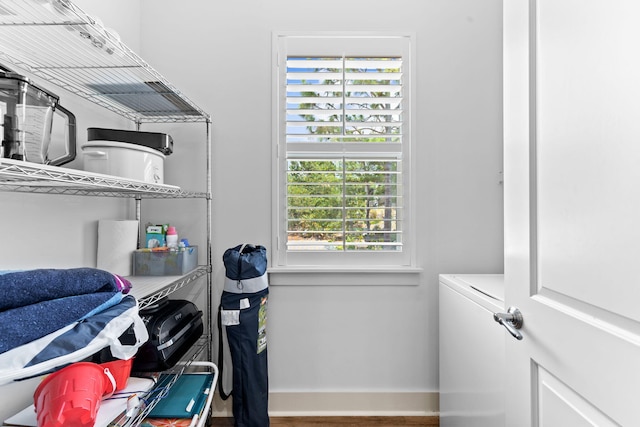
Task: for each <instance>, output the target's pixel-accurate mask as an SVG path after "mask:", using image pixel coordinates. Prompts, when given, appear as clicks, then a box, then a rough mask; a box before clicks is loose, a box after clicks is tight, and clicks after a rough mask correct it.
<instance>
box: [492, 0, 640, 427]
mask: <svg viewBox="0 0 640 427" xmlns="http://www.w3.org/2000/svg"><path fill="white" fill-rule="evenodd" d="M504 22H505V38H504V48H505V50H504V55H505V62H504V71H505V74H504V77H505V92H504V95H505V105H504V113H505V115H504V127H505V153H504V156H505V181H504V182H505V227H506V228H505V281H506V298H505V301H506V305H507V306H515V307H517V308H519V309H520V310H521V312H522V315H523V318H524V324H523V326H522V329H520V332H521V333H522V335H523V339H522V340H521V341H518V340H516V339H512V338H511V337H510V335H508V332H507V331H505V334H506V335H507V337H508V338H507V346H506V349H507V350H506V351H507V371H508V372H507V373H508V376H507V380H506V390H507V398H506V417H507V422H506V425H507V426H508V427H515V426H548V427H556V426H558V427H565V426H566V427H580V426H640V1H638V0H504ZM496 325H497V324H496ZM497 326H498V327H499V325H497Z"/></svg>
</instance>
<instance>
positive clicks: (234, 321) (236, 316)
mask: <svg viewBox="0 0 640 427" xmlns="http://www.w3.org/2000/svg"><path fill="white" fill-rule="evenodd" d="M220 321H221V323H222V325H223V326H233V325H239V324H240V310H221V311H220Z"/></svg>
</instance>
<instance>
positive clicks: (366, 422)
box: [210, 416, 440, 427]
mask: <svg viewBox="0 0 640 427" xmlns="http://www.w3.org/2000/svg"><path fill="white" fill-rule="evenodd" d="M270 421H271V427H334V426H335V427H352V426H372V427H392V426H395V427H397V426H410V427H416V426H423V427H438V426H439V425H440V420H439V418H438V417H377V416H376V417H272V418H271V419H270ZM210 425H211V426H214V427H217V426H225V427H229V426H231V427H232V426H233V418H219V417H218V418H212V419H211V424H210Z"/></svg>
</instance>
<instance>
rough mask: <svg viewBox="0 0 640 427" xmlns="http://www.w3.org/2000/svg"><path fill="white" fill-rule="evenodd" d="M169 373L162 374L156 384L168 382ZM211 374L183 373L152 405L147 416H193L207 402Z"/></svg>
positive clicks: (211, 378) (210, 390) (210, 391)
mask: <svg viewBox="0 0 640 427" xmlns="http://www.w3.org/2000/svg"><path fill="white" fill-rule="evenodd" d="M167 377H169V375H162V376H161V377H160V380H159V381H158V384H159V385H160V386H162V384H163V383H168V382H169V381H168V380H169V378H167ZM212 383H213V374H183V375H181V376H180V378H178V379H177V380H176V382H175V383H174V384H173V386H171V389H170V390H169V393H168V394H167V395H166V396H165V397H163V398H162V399H160V401H159V402H158V404H157V405H156V406H154V407H153V409H152V410H151V412H150V413H149V415H147V417H148V418H193V416H194V415H195V414H199V413H200V412H201V411H202V408H204V405H205V403H206V402H207V397H208V396H209V393H213V390H212V389H211V386H212Z"/></svg>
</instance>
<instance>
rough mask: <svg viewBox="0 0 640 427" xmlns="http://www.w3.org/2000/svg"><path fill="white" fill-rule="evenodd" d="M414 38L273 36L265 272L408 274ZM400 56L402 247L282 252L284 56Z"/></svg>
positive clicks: (376, 34) (412, 259) (411, 237)
mask: <svg viewBox="0 0 640 427" xmlns="http://www.w3.org/2000/svg"><path fill="white" fill-rule="evenodd" d="M414 39H415V36H414V34H412V33H379V32H367V33H360V32H358V33H355V32H347V33H343V32H341V33H335V32H314V33H298V32H274V33H273V43H272V55H273V67H272V70H273V86H272V87H273V93H272V96H273V103H272V105H273V135H272V139H273V168H272V172H273V177H272V180H273V210H272V218H273V227H272V230H273V231H272V233H273V235H272V242H273V243H272V251H271V256H270V264H271V265H270V270H271V271H272V272H278V271H286V270H287V269H291V270H292V271H296V272H299V271H304V270H307V271H310V272H311V271H349V270H351V271H373V270H371V269H372V268H374V269H375V270H377V271H380V270H398V269H407V270H413V269H415V266H416V258H415V244H416V242H415V234H416V232H415V226H416V224H415V220H414V218H415V215H414V211H413V209H414V208H413V207H414V206H415V203H414V199H415V194H414V191H413V188H414V185H413V181H414V170H415V168H414V156H413V155H412V154H413V152H414V145H415V142H414V137H413V135H414V132H413V129H412V123H413V120H412V119H413V117H414V115H415V103H414V101H413V100H414V93H415V90H414V88H413V86H414V85H413V84H412V83H413V81H414V80H415V67H414V65H413V63H414V61H413V58H414V56H415V55H414V52H415V46H414V45H415V43H414ZM295 55H305V56H316V57H319V56H337V55H344V56H350V55H353V56H360V57H364V56H370V57H376V56H389V57H391V56H402V58H403V73H404V74H403V91H404V92H403V104H404V109H405V110H407V111H408V113H406V112H405V113H403V144H402V159H403V171H402V180H403V181H402V186H403V188H404V193H403V199H404V205H403V207H404V216H403V248H402V251H398V252H397V253H396V252H377V251H364V252H358V251H356V252H331V251H328V252H305V251H302V252H288V251H287V242H286V169H287V147H286V135H285V133H286V117H285V116H286V114H285V110H286V61H287V57H288V56H295Z"/></svg>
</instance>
